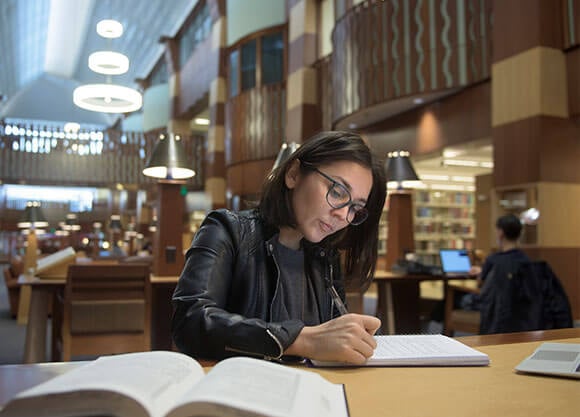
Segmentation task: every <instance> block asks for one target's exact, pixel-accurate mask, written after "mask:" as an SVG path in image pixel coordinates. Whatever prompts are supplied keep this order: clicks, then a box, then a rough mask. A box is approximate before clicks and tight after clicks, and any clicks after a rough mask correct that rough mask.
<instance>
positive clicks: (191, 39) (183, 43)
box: [179, 5, 211, 68]
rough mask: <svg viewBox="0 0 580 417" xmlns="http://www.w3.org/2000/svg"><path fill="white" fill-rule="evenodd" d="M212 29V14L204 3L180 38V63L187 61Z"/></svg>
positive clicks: (183, 63) (181, 64) (181, 65)
mask: <svg viewBox="0 0 580 417" xmlns="http://www.w3.org/2000/svg"><path fill="white" fill-rule="evenodd" d="M210 31H211V16H210V15H209V11H208V8H207V5H204V6H203V7H202V8H201V10H199V12H198V13H197V14H196V15H195V17H194V18H193V20H192V21H191V23H190V24H189V25H188V26H187V27H185V28H184V30H183V32H182V34H181V36H180V38H179V65H180V68H183V65H185V63H186V62H187V60H188V59H189V57H190V56H191V54H192V53H193V51H194V50H195V48H196V47H197V45H198V44H199V43H200V42H203V41H204V40H205V39H206V38H207V37H208V36H209V33H210Z"/></svg>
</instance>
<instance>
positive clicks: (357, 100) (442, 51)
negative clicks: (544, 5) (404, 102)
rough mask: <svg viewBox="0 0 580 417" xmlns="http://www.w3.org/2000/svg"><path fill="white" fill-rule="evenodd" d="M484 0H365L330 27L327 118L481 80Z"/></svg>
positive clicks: (486, 30) (484, 72)
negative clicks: (329, 108)
mask: <svg viewBox="0 0 580 417" xmlns="http://www.w3.org/2000/svg"><path fill="white" fill-rule="evenodd" d="M490 35H491V0H477V1H476V0H465V1H462V2H457V1H450V0H440V1H427V0H425V1H423V0H417V1H398V0H394V1H382V0H367V1H365V2H363V3H361V4H359V5H358V6H356V7H354V8H353V9H351V10H350V11H349V12H348V13H347V14H346V15H344V16H343V18H342V19H341V20H339V21H338V22H337V24H336V27H335V29H334V32H333V50H334V52H333V56H332V61H331V62H332V67H331V68H332V77H333V105H332V112H333V114H332V118H333V120H334V122H337V121H338V120H340V119H342V118H344V117H346V116H348V115H351V114H353V113H356V112H358V111H361V110H364V109H366V108H368V107H371V106H374V105H377V104H381V103H384V102H387V101H390V100H395V99H398V98H401V97H407V96H409V97H412V96H416V95H422V94H428V93H434V92H445V90H453V89H457V88H462V87H465V86H468V85H470V84H473V83H477V82H479V81H482V80H485V79H487V78H489V76H490V67H491V51H490V48H491V42H490V41H491V36H490Z"/></svg>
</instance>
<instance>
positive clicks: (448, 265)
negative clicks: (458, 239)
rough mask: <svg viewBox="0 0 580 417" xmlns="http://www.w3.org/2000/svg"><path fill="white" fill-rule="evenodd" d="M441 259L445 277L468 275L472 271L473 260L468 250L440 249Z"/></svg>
mask: <svg viewBox="0 0 580 417" xmlns="http://www.w3.org/2000/svg"><path fill="white" fill-rule="evenodd" d="M439 259H440V260H441V270H442V272H443V274H444V275H450V276H452V275H466V274H467V273H468V272H469V270H470V269H471V260H470V259H469V253H468V252H467V250H466V249H440V250H439Z"/></svg>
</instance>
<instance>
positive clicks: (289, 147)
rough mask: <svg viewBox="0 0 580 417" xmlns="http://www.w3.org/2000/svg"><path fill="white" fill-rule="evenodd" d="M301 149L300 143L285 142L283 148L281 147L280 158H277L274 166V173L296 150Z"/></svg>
mask: <svg viewBox="0 0 580 417" xmlns="http://www.w3.org/2000/svg"><path fill="white" fill-rule="evenodd" d="M299 147H300V144H299V143H296V142H290V143H286V142H283V143H282V146H280V151H279V152H278V156H276V160H275V161H274V166H272V171H274V170H275V169H276V168H278V167H279V166H280V165H282V163H283V162H284V161H285V160H286V159H288V158H289V157H290V155H292V154H293V153H294V151H295V150H296V149H298V148H299Z"/></svg>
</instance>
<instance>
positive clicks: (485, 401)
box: [0, 329, 580, 417]
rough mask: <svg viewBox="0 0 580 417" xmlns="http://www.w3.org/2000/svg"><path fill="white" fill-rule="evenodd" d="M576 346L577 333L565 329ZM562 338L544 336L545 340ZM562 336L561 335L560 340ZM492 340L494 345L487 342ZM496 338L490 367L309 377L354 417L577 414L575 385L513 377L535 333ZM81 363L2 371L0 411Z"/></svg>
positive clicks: (346, 371) (489, 349)
mask: <svg viewBox="0 0 580 417" xmlns="http://www.w3.org/2000/svg"><path fill="white" fill-rule="evenodd" d="M567 330H569V331H570V333H569V336H570V338H568V337H567V336H565V337H564V338H562V339H550V340H554V341H558V342H564V343H566V342H569V343H580V329H567ZM558 332H560V331H544V332H543V334H542V336H541V337H542V340H543V339H549V338H551V337H556V336H557V335H558V334H559V333H558ZM560 335H561V334H560ZM492 336H493V337H492ZM496 336H497V335H491V336H480V339H479V341H480V342H481V343H483V345H482V346H480V347H478V348H477V349H479V350H481V351H483V352H485V353H487V354H488V355H489V356H490V359H491V364H490V366H488V367H421V368H412V367H399V368H343V369H313V368H308V369H309V370H311V371H313V372H316V373H319V374H320V375H322V376H324V377H325V378H326V379H328V380H329V381H331V382H334V383H341V384H344V385H345V390H346V395H347V398H348V403H349V408H350V415H351V416H352V417H384V416H389V415H393V416H400V417H405V416H432V417H439V416H441V417H443V416H444V417H448V416H502V417H503V416H511V417H519V416H521V417H536V416H552V415H553V416H575V415H577V414H578V410H580V395H578V388H579V386H580V384H579V382H578V381H577V380H572V379H565V378H555V377H548V376H531V375H520V374H516V373H515V371H514V367H515V366H516V365H517V364H518V363H519V362H520V361H522V360H523V359H524V358H525V357H526V356H528V355H529V354H531V353H532V352H533V350H534V349H535V348H536V347H538V346H539V344H540V343H541V341H539V340H536V341H532V342H526V341H525V340H529V339H531V340H535V338H537V337H538V334H537V332H529V333H520V334H518V338H519V339H520V340H522V341H523V342H518V343H511V344H503V345H502V344H499V345H488V344H487V343H488V340H491V341H493V340H495V339H494V338H495V337H496ZM80 365H81V363H80V362H74V363H54V364H36V365H3V366H0V388H1V389H0V406H1V405H2V404H5V403H6V401H8V399H10V398H12V397H13V396H14V395H15V394H17V393H18V392H20V391H21V390H23V389H26V388H29V387H32V386H34V385H37V384H38V383H40V382H43V381H46V380H48V379H50V378H52V377H54V376H56V375H58V374H60V373H63V372H66V371H68V370H70V369H73V368H74V367H76V366H80Z"/></svg>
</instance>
